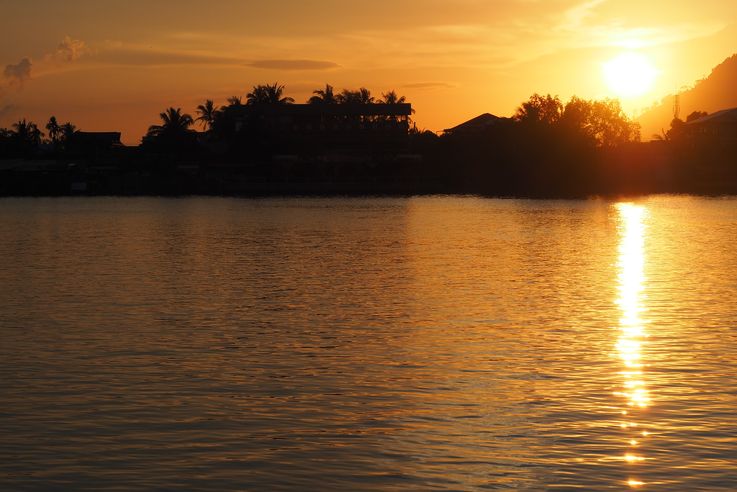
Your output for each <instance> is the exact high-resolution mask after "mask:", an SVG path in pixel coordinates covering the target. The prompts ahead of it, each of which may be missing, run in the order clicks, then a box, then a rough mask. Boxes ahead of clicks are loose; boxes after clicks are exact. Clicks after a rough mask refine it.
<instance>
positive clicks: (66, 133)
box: [60, 121, 77, 142]
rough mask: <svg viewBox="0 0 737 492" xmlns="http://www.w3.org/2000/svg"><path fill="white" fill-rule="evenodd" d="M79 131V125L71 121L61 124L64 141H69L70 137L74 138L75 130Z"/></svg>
mask: <svg viewBox="0 0 737 492" xmlns="http://www.w3.org/2000/svg"><path fill="white" fill-rule="evenodd" d="M75 131H77V127H76V126H74V125H72V124H71V123H69V122H68V121H67V122H66V123H64V124H63V125H61V131H60V133H61V137H62V140H64V142H68V141H69V139H70V138H72V135H74V132H75Z"/></svg>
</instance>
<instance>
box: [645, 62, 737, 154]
mask: <svg viewBox="0 0 737 492" xmlns="http://www.w3.org/2000/svg"><path fill="white" fill-rule="evenodd" d="M735 87H737V54H736V55H732V56H731V57H729V58H727V59H726V60H725V61H724V62H722V63H721V64H720V65H718V66H717V67H716V68H714V70H712V72H711V74H710V75H709V76H708V77H706V78H705V79H703V80H700V81H698V82H697V83H696V84H695V85H694V87H693V88H691V89H690V90H687V91H685V92H682V93H681V101H680V104H681V113H680V117H681V119H682V120H685V119H686V118H687V117H688V115H689V114H691V113H693V112H694V111H706V112H707V113H713V112H715V111H719V110H720V109H727V108H734V107H737V91H735ZM673 98H674V96H673V95H669V96H667V97H665V98H664V99H663V101H662V102H661V104H660V105H659V106H657V107H655V108H653V109H651V110H649V111H647V112H645V113H644V114H643V115H642V116H641V117H640V118H638V121H639V122H640V124H641V125H642V138H643V140H649V139H650V138H651V137H652V135H653V134H656V133H657V134H659V133H660V132H661V130H665V131H667V130H668V128H670V122H671V120H672V119H673Z"/></svg>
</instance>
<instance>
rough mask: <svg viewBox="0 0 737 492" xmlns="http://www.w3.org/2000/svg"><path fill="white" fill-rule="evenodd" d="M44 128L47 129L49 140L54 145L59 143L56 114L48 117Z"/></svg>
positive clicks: (59, 129)
mask: <svg viewBox="0 0 737 492" xmlns="http://www.w3.org/2000/svg"><path fill="white" fill-rule="evenodd" d="M46 129H47V130H48V131H49V138H50V139H51V142H52V143H53V144H54V145H56V144H57V143H59V136H60V135H61V126H59V123H58V122H57V121H56V116H52V117H51V118H49V122H48V123H46Z"/></svg>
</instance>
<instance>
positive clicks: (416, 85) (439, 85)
mask: <svg viewBox="0 0 737 492" xmlns="http://www.w3.org/2000/svg"><path fill="white" fill-rule="evenodd" d="M454 87H456V85H455V84H450V83H448V82H412V83H410V84H404V85H402V86H401V88H402V89H453V88H454Z"/></svg>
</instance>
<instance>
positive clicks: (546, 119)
mask: <svg viewBox="0 0 737 492" xmlns="http://www.w3.org/2000/svg"><path fill="white" fill-rule="evenodd" d="M562 115H563V103H561V102H560V99H559V98H558V96H555V97H553V96H551V95H550V94H548V95H546V96H541V95H540V94H537V93H535V94H533V95H532V96H530V99H528V100H527V101H525V102H523V103H522V104H521V105H520V107H519V108H517V112H516V113H515V114H514V119H515V120H517V121H519V122H521V123H532V124H535V123H541V124H546V125H552V124H554V123H556V122H558V120H560V118H561V116H562Z"/></svg>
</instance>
